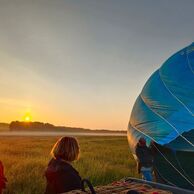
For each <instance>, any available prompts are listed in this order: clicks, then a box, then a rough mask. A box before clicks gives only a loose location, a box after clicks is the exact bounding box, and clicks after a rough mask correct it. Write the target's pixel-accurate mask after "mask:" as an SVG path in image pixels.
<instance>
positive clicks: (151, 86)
mask: <svg viewBox="0 0 194 194" xmlns="http://www.w3.org/2000/svg"><path fill="white" fill-rule="evenodd" d="M140 137H144V138H145V139H146V140H147V144H148V146H149V145H150V142H152V141H153V142H155V144H154V147H155V172H156V173H157V177H158V178H157V179H158V181H163V182H165V183H168V184H173V185H175V186H179V187H183V188H187V189H192V190H194V43H193V44H191V45H189V46H188V47H186V48H184V49H182V50H180V51H178V52H177V53H175V54H174V55H173V56H171V57H170V58H169V59H168V60H167V61H166V62H165V63H164V64H163V65H162V66H161V67H160V68H159V69H158V70H157V71H156V72H154V73H153V74H152V76H151V77H150V78H149V79H148V81H147V82H146V84H145V86H144V87H143V89H142V91H141V93H140V95H139V96H138V98H137V100H136V102H135V104H134V107H133V110H132V113H131V117H130V121H129V125H128V142H129V145H130V148H131V150H132V152H133V153H135V146H136V144H137V142H138V140H139V138H140Z"/></svg>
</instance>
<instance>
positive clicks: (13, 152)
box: [0, 137, 137, 194]
mask: <svg viewBox="0 0 194 194" xmlns="http://www.w3.org/2000/svg"><path fill="white" fill-rule="evenodd" d="M56 140H57V137H0V160H2V162H3V164H4V166H5V173H6V176H7V178H8V185H7V189H6V190H5V194H8V193H9V194H43V193H44V188H45V177H44V171H45V168H46V166H47V163H48V161H49V159H50V155H49V152H50V149H51V147H52V145H53V144H54V143H55V141H56ZM78 140H79V143H80V148H81V156H80V160H79V161H77V162H75V163H74V164H73V165H74V166H75V168H76V169H77V170H78V171H79V172H80V175H81V176H82V177H83V178H89V179H90V180H91V182H92V184H94V185H104V184H107V183H110V182H112V181H115V180H119V179H121V178H123V177H127V176H135V177H137V174H136V164H135V161H134V159H133V157H132V155H131V154H130V152H129V148H128V143H127V139H126V137H79V138H78Z"/></svg>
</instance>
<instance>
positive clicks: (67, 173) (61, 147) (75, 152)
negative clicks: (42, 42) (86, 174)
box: [45, 137, 81, 194]
mask: <svg viewBox="0 0 194 194" xmlns="http://www.w3.org/2000/svg"><path fill="white" fill-rule="evenodd" d="M51 154H52V156H53V158H52V159H51V161H50V162H49V164H48V167H47V169H46V172H45V176H46V179H47V185H46V191H45V194H57V193H64V192H68V191H71V190H75V189H81V177H80V176H79V173H78V172H77V171H76V170H75V169H74V168H73V167H72V166H71V162H72V161H74V160H77V159H78V156H79V145H78V142H77V140H76V139H75V138H73V137H63V138H60V139H59V140H58V141H57V143H56V144H55V145H54V146H53V148H52V151H51Z"/></svg>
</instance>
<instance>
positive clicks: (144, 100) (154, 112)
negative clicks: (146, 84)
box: [140, 94, 194, 147]
mask: <svg viewBox="0 0 194 194" xmlns="http://www.w3.org/2000/svg"><path fill="white" fill-rule="evenodd" d="M140 98H141V99H142V101H143V102H144V104H145V105H146V106H147V107H148V108H149V110H151V111H152V112H153V113H154V114H156V115H157V116H159V117H160V118H161V119H163V120H164V121H165V122H166V123H167V124H168V125H170V126H171V127H172V128H173V129H174V130H175V131H176V132H177V134H178V135H180V136H181V137H182V138H183V139H184V140H185V141H186V142H187V143H189V144H190V145H191V146H193V147H194V144H193V143H191V142H190V141H189V140H188V139H187V138H185V137H184V136H183V135H182V134H181V133H179V131H178V130H177V128H176V127H175V126H173V125H172V124H171V123H170V122H169V121H167V120H166V119H165V118H164V117H163V116H161V115H160V114H158V113H157V112H155V111H154V110H153V109H151V108H150V106H149V105H147V104H146V102H145V100H144V98H143V96H142V95H141V94H140Z"/></svg>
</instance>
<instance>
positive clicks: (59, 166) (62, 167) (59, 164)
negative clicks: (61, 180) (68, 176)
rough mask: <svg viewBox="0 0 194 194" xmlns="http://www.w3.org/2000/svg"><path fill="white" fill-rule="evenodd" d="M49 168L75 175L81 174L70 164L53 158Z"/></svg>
mask: <svg viewBox="0 0 194 194" xmlns="http://www.w3.org/2000/svg"><path fill="white" fill-rule="evenodd" d="M48 167H52V168H54V169H55V170H56V171H63V172H66V173H68V172H70V173H75V174H79V173H78V171H77V170H76V169H75V168H74V167H73V166H72V165H71V164H70V163H68V162H65V161H63V160H61V159H54V158H52V159H51V160H50V161H49V164H48Z"/></svg>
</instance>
